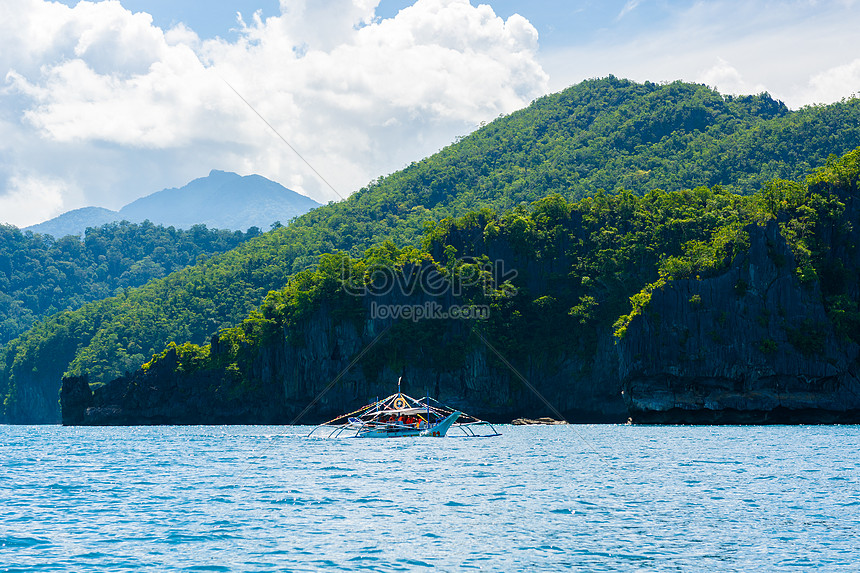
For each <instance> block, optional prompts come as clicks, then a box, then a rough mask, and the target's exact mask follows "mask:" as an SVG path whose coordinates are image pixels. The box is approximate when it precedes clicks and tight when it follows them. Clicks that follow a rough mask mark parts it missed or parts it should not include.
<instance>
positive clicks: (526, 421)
mask: <svg viewBox="0 0 860 573" xmlns="http://www.w3.org/2000/svg"><path fill="white" fill-rule="evenodd" d="M511 424H513V425H514V426H559V425H564V424H567V422H566V421H564V420H554V419H552V418H536V419H532V418H517V419H516V420H514V421H513V422H511Z"/></svg>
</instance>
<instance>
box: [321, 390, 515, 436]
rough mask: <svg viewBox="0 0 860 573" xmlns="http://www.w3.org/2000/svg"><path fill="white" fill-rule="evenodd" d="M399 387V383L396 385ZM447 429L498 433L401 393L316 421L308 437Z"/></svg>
mask: <svg viewBox="0 0 860 573" xmlns="http://www.w3.org/2000/svg"><path fill="white" fill-rule="evenodd" d="M398 386H399V384H398ZM449 430H454V431H455V435H459V436H462V437H469V438H479V437H480V438H487V437H491V436H500V435H501V434H499V433H498V432H497V431H496V428H495V427H493V425H492V424H490V423H489V422H486V421H484V420H479V419H478V418H475V417H474V416H470V415H468V414H464V413H463V412H460V411H458V410H454V409H451V408H448V407H447V406H444V405H443V404H440V403H439V402H437V401H436V400H434V399H433V398H429V397H424V398H419V399H417V400H416V399H415V398H412V397H410V396H407V395H406V394H403V393H401V392H397V393H396V394H392V395H391V396H388V397H387V398H383V399H382V400H377V401H376V402H373V403H371V404H367V405H366V406H364V407H362V408H359V409H358V410H356V411H355V412H351V413H349V414H344V415H342V416H338V417H337V418H335V419H333V420H330V421H328V422H326V423H325V424H320V425H319V426H317V427H316V428H314V429H313V430H311V432H310V433H309V434H308V436H320V437H324V438H337V437H349V438H405V437H411V436H419V437H432V438H442V437H445V435H447V433H448V431H449Z"/></svg>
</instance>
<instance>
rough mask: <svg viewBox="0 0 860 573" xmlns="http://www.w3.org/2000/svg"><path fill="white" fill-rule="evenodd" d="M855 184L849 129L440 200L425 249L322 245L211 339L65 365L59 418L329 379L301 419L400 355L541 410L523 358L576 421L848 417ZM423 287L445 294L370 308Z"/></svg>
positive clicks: (505, 407)
mask: <svg viewBox="0 0 860 573" xmlns="http://www.w3.org/2000/svg"><path fill="white" fill-rule="evenodd" d="M858 184H860V148H858V149H857V150H855V151H853V152H851V153H849V154H847V155H846V156H845V157H844V158H842V159H839V160H836V159H834V160H831V161H829V162H828V164H827V166H826V167H824V168H823V169H821V170H819V171H817V172H816V173H815V174H814V175H813V176H811V177H810V178H809V179H808V180H807V181H806V182H805V183H796V182H791V181H784V180H774V181H772V182H769V183H768V184H766V185H765V187H764V189H763V190H762V191H760V192H758V193H755V194H753V195H751V196H739V195H736V194H733V193H730V192H727V191H726V190H725V189H722V188H720V187H719V186H716V187H713V188H707V187H698V188H695V189H693V190H690V191H674V192H668V193H667V192H663V191H652V192H649V193H648V194H646V195H645V196H643V197H637V196H636V195H634V194H632V193H630V192H626V191H625V192H622V193H619V194H615V195H607V194H605V193H602V192H598V193H597V194H595V196H594V197H590V198H586V199H583V200H580V201H578V202H573V203H570V202H567V201H566V200H565V199H564V198H562V197H561V196H558V195H554V196H550V197H547V198H544V199H541V200H539V201H536V202H534V203H533V204H531V205H529V206H528V207H525V206H518V207H517V208H515V209H513V210H510V211H507V212H504V213H499V212H494V211H491V210H488V209H485V210H482V211H477V212H473V213H470V214H467V215H466V216H464V217H462V218H459V219H446V220H444V221H442V222H441V223H439V224H438V225H436V226H435V228H434V229H432V230H430V231H429V232H428V233H427V235H426V237H425V241H424V245H423V248H421V249H418V248H415V247H405V248H398V247H397V246H396V245H394V244H393V243H392V242H390V241H387V242H385V243H383V244H380V245H376V246H374V247H372V248H370V249H368V250H367V251H366V252H365V253H364V255H363V257H361V258H353V257H350V256H349V255H347V254H346V253H335V254H329V255H323V256H322V257H321V259H320V264H319V266H318V268H317V269H315V270H313V271H303V272H301V273H298V274H297V275H295V276H294V277H293V278H292V279H291V280H290V282H289V283H288V284H287V286H286V287H285V288H283V289H281V290H280V291H273V292H271V293H269V295H268V296H267V297H266V299H265V300H264V302H263V304H262V306H261V307H260V309H259V310H258V311H255V312H253V313H251V315H250V316H249V317H248V318H246V319H245V320H244V321H243V322H242V324H240V325H239V326H236V327H233V328H228V329H224V330H222V331H220V332H218V333H217V334H216V335H215V336H214V337H213V338H212V341H211V344H208V345H204V346H198V345H193V344H187V343H186V344H182V345H171V346H170V347H168V348H167V349H166V350H165V351H164V352H163V353H161V354H160V355H159V356H157V357H155V358H154V359H153V360H152V361H150V362H149V363H147V364H145V365H144V366H143V368H142V369H141V370H140V371H138V372H136V373H134V374H132V375H126V376H125V377H123V378H120V379H117V380H114V381H112V382H110V383H109V384H108V385H107V386H105V387H104V388H100V389H99V390H97V391H96V393H95V395H94V396H92V397H89V390H88V389H87V388H86V385H78V386H77V390H76V393H77V394H78V398H79V401H78V406H77V407H75V405H74V404H72V403H70V401H69V400H68V395H69V394H70V390H71V388H70V387H68V386H64V393H63V394H64V395H66V396H67V399H66V401H65V404H64V419H65V420H66V423H88V424H150V423H153V422H158V423H190V424H199V423H204V424H205V423H230V422H233V423H261V422H274V423H278V422H279V423H289V422H290V421H291V420H293V419H295V417H296V416H297V415H299V414H300V413H301V412H302V410H303V409H304V408H305V406H306V405H307V404H309V403H311V402H312V401H314V400H315V398H316V397H318V396H322V393H323V392H324V391H325V389H326V387H327V386H328V385H329V383H330V382H332V381H337V382H339V384H338V385H337V387H336V390H335V391H333V392H331V393H330V394H329V395H326V396H325V397H324V399H323V400H321V401H319V403H318V404H317V405H316V407H315V410H314V412H313V413H312V414H311V415H310V418H309V419H307V420H304V421H306V422H317V423H318V422H322V421H324V420H326V419H330V418H332V417H334V416H336V415H338V414H339V413H342V412H345V411H347V412H348V411H352V410H354V409H355V408H357V407H360V406H361V405H362V404H364V403H366V401H367V399H368V397H370V396H374V395H384V394H385V393H386V391H388V392H390V391H393V387H394V386H393V385H394V381H395V380H397V378H398V376H399V375H403V376H404V380H405V381H406V383H407V384H408V385H409V388H412V389H422V390H419V391H423V389H430V388H433V392H432V394H433V395H434V396H436V397H438V398H440V399H441V400H442V401H444V402H446V403H449V404H456V406H457V407H458V408H460V409H463V410H465V411H470V412H475V413H477V414H479V415H480V416H482V417H487V418H491V419H493V420H495V421H509V420H511V419H512V418H514V417H516V416H522V415H526V416H528V415H531V416H536V415H549V414H552V412H550V411H548V410H547V409H546V407H545V406H544V405H543V404H542V403H541V401H540V400H539V399H538V398H537V396H535V395H534V394H533V393H532V392H530V391H528V390H527V389H526V388H525V385H524V379H525V380H526V381H527V380H528V379H530V380H531V383H533V384H534V386H535V387H537V389H538V391H539V392H540V393H541V394H542V395H544V396H546V397H548V398H549V400H550V402H551V403H552V404H555V405H556V406H557V407H558V408H560V409H561V410H562V411H564V412H566V415H567V416H570V417H573V418H574V419H577V420H579V421H582V420H607V421H617V422H621V421H623V420H625V419H626V418H627V416H628V414H630V415H633V416H634V419H640V418H641V419H644V420H645V421H651V422H653V421H663V422H672V423H678V422H684V423H691V422H692V423H701V422H706V423H714V422H721V423H739V422H757V423H762V422H765V423H797V422H801V423H821V422H826V423H833V422H850V423H856V422H858V421H860V375H858V371H857V368H856V366H857V360H858V356H860V346H858V343H860V307H858V295H860V250H858V248H857V245H858V240H860V228H857V227H856V222H857V220H858V217H860V198H858V197H857V192H858ZM512 270H516V271H517V272H516V273H513V272H511V271H512ZM398 277H399V278H401V279H402V280H397V278H398ZM422 279H423V280H422ZM416 284H420V285H422V287H421V288H412V287H411V286H410V285H416ZM434 305H435V307H436V308H438V309H440V310H442V311H445V312H447V311H449V310H452V309H458V314H457V315H456V316H448V317H441V316H435V317H434V316H432V315H424V318H425V319H424V320H412V318H413V316H417V315H404V316H401V317H398V316H396V315H395V314H394V312H395V311H394V310H391V311H390V312H384V313H380V312H379V308H380V307H382V308H387V309H401V310H402V309H410V310H411V311H413V312H419V311H424V310H426V309H429V308H433V307H434ZM463 309H474V310H478V309H486V310H487V311H488V312H484V313H479V312H474V313H472V312H471V311H469V312H464V311H463ZM356 357H360V358H361V361H360V362H359V363H357V364H354V361H355V360H356ZM526 377H527V378H526ZM622 390H623V392H622ZM83 405H87V406H95V408H91V409H90V410H88V411H84V408H83V407H82V406H83ZM628 408H629V412H628V410H627V409H628ZM74 412H76V413H74ZM72 418H74V419H72Z"/></svg>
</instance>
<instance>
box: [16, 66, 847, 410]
mask: <svg viewBox="0 0 860 573" xmlns="http://www.w3.org/2000/svg"><path fill="white" fill-rule="evenodd" d="M858 146H860V101H858V100H856V99H852V100H847V101H843V102H839V103H836V104H833V105H830V106H817V107H808V108H803V109H801V110H797V111H791V110H788V109H787V108H786V107H785V106H784V105H782V104H781V103H780V102H777V101H774V100H773V99H772V98H770V97H769V96H767V95H766V94H762V95H759V96H749V97H734V98H732V97H724V96H721V95H720V94H719V93H717V92H715V91H713V90H711V89H709V88H707V87H705V86H701V85H694V84H685V83H680V82H676V83H672V84H667V85H658V84H651V83H646V84H637V83H634V82H630V81H626V80H620V79H616V78H613V77H609V78H605V79H599V80H590V81H587V82H583V83H581V84H578V85H576V86H573V87H571V88H569V89H567V90H565V91H563V92H561V93H558V94H553V95H550V96H546V97H543V98H541V99H539V100H537V101H535V102H534V103H533V104H532V105H531V106H529V107H528V108H526V109H524V110H521V111H519V112H516V113H513V114H511V115H509V116H505V117H501V118H499V119H497V120H496V121H494V122H492V123H490V124H489V125H486V126H484V127H482V128H481V129H479V130H478V131H476V132H475V133H473V134H471V135H469V136H467V137H464V138H462V139H461V140H459V141H458V142H456V143H455V144H453V145H451V146H449V147H447V148H445V149H443V150H442V151H440V152H439V153H437V154H435V155H433V156H431V157H429V158H426V159H424V160H422V161H420V162H416V163H413V164H412V165H410V166H409V167H407V168H406V169H404V170H402V171H399V172H397V173H394V174H391V175H388V176H386V177H381V178H379V179H378V180H376V181H373V182H372V183H371V184H369V185H368V186H367V187H365V188H364V189H362V190H360V191H358V192H357V193H355V194H353V195H352V196H350V197H349V198H348V199H347V200H345V201H343V202H341V203H336V204H330V205H327V206H324V207H321V208H319V209H316V210H315V211H312V212H311V213H308V214H307V215H304V216H302V217H300V218H298V219H296V220H295V221H294V222H293V223H292V224H291V225H289V227H286V228H281V229H277V230H275V231H273V232H270V233H266V234H265V235H263V236H261V237H258V238H256V239H254V240H252V241H249V242H248V243H246V244H244V245H242V246H241V247H239V248H237V249H236V250H234V251H231V252H229V253H226V254H224V255H220V256H216V257H212V258H211V259H209V260H207V261H206V262H204V263H202V264H199V265H196V266H194V267H190V268H188V269H185V270H183V271H180V272H178V273H174V274H173V275H170V276H169V277H166V278H165V279H161V280H159V281H154V282H152V283H150V284H148V285H146V286H144V287H142V288H140V289H134V290H130V291H128V292H126V293H124V294H123V295H122V296H120V297H115V298H111V299H107V300H105V301H101V302H98V303H93V304H91V305H87V306H85V307H83V308H82V309H80V310H78V311H75V312H70V313H62V314H59V315H55V316H52V317H50V318H48V319H45V320H43V321H41V322H39V323H37V324H36V325H35V326H34V327H33V328H32V329H31V330H30V331H28V332H27V333H26V334H24V335H23V336H21V337H19V338H18V339H16V340H14V341H12V342H10V343H9V344H8V345H7V347H6V349H5V351H4V353H3V355H2V356H0V395H3V394H6V396H7V397H6V401H5V416H6V417H5V419H6V421H30V422H49V421H57V420H58V419H59V413H58V409H57V400H56V396H57V390H58V388H59V381H60V377H61V376H62V375H63V374H64V373H72V374H78V373H83V372H87V373H89V374H90V379H91V380H92V381H94V382H96V383H100V382H104V381H107V380H109V379H111V378H113V377H116V376H118V375H120V374H122V373H123V372H125V371H131V370H135V369H136V368H137V367H138V366H139V365H140V356H148V355H151V354H153V353H156V352H160V351H161V349H163V348H164V347H165V346H166V345H167V344H168V343H169V342H171V341H179V342H182V341H191V342H195V343H202V342H204V341H205V340H206V339H208V337H210V336H211V335H212V334H213V333H214V332H216V331H217V330H218V329H219V328H223V327H225V326H230V325H233V324H237V323H238V322H239V321H241V320H242V319H243V318H244V317H246V316H247V315H248V313H249V312H251V310H253V309H254V308H255V307H256V306H257V305H258V304H259V303H260V302H261V301H262V299H263V297H264V296H265V295H266V293H267V292H268V291H270V290H276V289H280V288H281V287H283V285H284V284H286V282H287V280H288V278H289V277H290V276H291V275H293V274H294V273H296V272H297V271H299V270H301V269H304V268H307V267H309V266H311V265H313V264H314V263H315V262H316V260H317V257H318V256H319V255H320V254H322V253H329V252H334V251H337V250H346V251H349V252H351V253H353V254H359V253H361V252H363V251H364V249H366V248H368V247H370V246H371V245H373V244H375V243H379V242H381V241H383V240H386V239H391V240H393V241H394V242H396V243H397V244H399V245H409V244H412V245H417V244H418V243H419V242H420V239H421V236H422V233H423V231H424V229H425V226H426V225H427V224H429V223H432V222H435V221H439V220H442V219H444V218H445V217H451V216H455V217H456V216H461V215H464V214H465V213H467V212H470V211H473V210H475V209H478V208H481V207H488V208H493V209H498V210H506V209H510V208H512V207H514V206H517V205H519V204H521V203H522V202H527V203H528V202H531V201H534V200H537V199H540V198H542V197H547V196H550V195H553V194H559V195H561V196H562V197H563V198H565V199H567V200H576V199H579V198H582V197H585V196H588V195H591V194H593V193H595V192H596V191H597V190H598V189H605V190H607V191H616V190H619V189H628V190H630V191H632V192H634V193H635V194H637V195H643V194H645V193H647V192H649V191H651V190H652V189H658V188H659V189H663V190H666V191H675V190H681V189H685V188H694V187H698V186H700V185H706V186H712V185H715V184H721V185H723V186H725V188H726V189H728V190H731V191H733V192H735V193H738V194H742V195H747V194H751V193H752V192H754V191H756V190H757V189H758V188H759V187H760V186H761V185H762V183H763V182H765V181H768V180H770V179H772V178H774V177H780V178H783V179H789V180H799V179H802V178H803V177H804V176H805V175H806V174H807V173H808V172H809V171H810V169H811V166H815V165H819V164H822V163H824V161H825V160H826V159H827V157H829V156H830V155H831V154H843V153H845V152H847V151H849V150H851V149H854V148H856V147H858Z"/></svg>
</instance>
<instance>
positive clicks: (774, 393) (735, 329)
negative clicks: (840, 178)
mask: <svg viewBox="0 0 860 573" xmlns="http://www.w3.org/2000/svg"><path fill="white" fill-rule="evenodd" d="M749 232H750V249H749V252H747V253H745V254H742V255H739V256H738V257H737V258H736V260H735V261H734V263H733V264H732V266H731V268H730V269H729V270H728V271H727V272H726V273H724V274H722V275H720V276H717V277H713V278H709V279H705V280H679V281H672V282H669V283H668V284H667V285H666V286H665V287H663V288H661V289H657V290H655V291H654V293H653V294H652V296H651V302H650V304H649V305H648V307H647V309H646V311H645V312H644V313H643V314H642V315H640V316H637V317H636V318H634V320H633V321H632V322H631V324H630V326H629V327H628V330H627V334H626V336H625V337H624V338H623V339H622V340H621V341H619V343H618V347H617V348H618V353H619V377H620V379H621V380H622V382H623V384H622V385H623V392H624V400H625V403H626V404H627V406H628V408H629V410H630V415H631V417H632V419H633V420H634V421H636V422H645V423H729V424H733V423H810V422H811V423H814V422H819V423H821V422H829V423H834V422H858V421H860V380H858V376H857V375H858V370H857V357H858V347H857V345H856V344H853V343H851V342H848V341H845V340H841V339H839V338H838V337H837V336H836V334H835V332H834V330H833V326H832V325H831V323H830V321H829V320H828V317H827V315H826V314H825V309H824V306H823V304H822V296H821V292H820V291H819V285H818V283H817V282H816V281H811V282H808V283H806V284H801V283H800V282H799V281H798V279H797V278H796V276H795V273H794V268H795V262H794V257H793V255H792V253H791V250H790V249H789V248H788V246H787V245H786V243H785V241H784V239H783V237H782V236H781V234H780V232H779V226H778V225H777V223H776V222H774V221H771V222H770V223H769V224H768V225H767V227H766V228H760V227H756V226H752V227H750V228H749Z"/></svg>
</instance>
